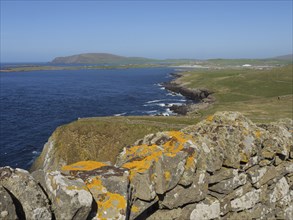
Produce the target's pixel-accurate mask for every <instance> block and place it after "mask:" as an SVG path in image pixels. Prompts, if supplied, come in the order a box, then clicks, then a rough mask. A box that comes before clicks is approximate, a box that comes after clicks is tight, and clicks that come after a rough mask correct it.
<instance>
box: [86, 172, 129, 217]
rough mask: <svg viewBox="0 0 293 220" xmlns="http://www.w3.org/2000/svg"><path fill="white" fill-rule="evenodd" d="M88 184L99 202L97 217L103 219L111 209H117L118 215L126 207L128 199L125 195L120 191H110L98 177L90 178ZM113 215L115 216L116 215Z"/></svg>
mask: <svg viewBox="0 0 293 220" xmlns="http://www.w3.org/2000/svg"><path fill="white" fill-rule="evenodd" d="M86 185H87V187H88V188H89V189H90V191H91V192H92V194H93V196H94V197H95V200H96V202H97V205H98V213H97V217H98V218H99V219H102V218H103V215H104V213H107V212H108V211H109V209H113V210H117V215H118V214H119V210H121V209H122V210H125V209H126V206H127V201H126V199H125V198H124V196H122V195H120V194H118V193H111V192H109V191H108V190H107V188H106V187H105V186H104V185H103V183H102V181H101V180H100V179H99V178H98V177H95V178H94V179H90V180H88V181H87V182H86ZM112 217H113V218H114V217H115V216H112Z"/></svg>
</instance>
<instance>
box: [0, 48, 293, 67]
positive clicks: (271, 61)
mask: <svg viewBox="0 0 293 220" xmlns="http://www.w3.org/2000/svg"><path fill="white" fill-rule="evenodd" d="M292 57H293V55H292V54H288V55H282V56H276V57H271V58H263V59H221V58H218V59H207V60H199V59H189V58H186V59H152V58H145V57H126V56H119V55H115V54H110V53H83V54H75V55H70V56H64V57H56V58H54V59H53V60H52V61H49V62H48V63H46V64H41V65H40V64H29V63H28V64H13V65H9V64H7V65H6V64H4V65H3V64H1V69H0V72H27V71H40V70H81V69H125V68H150V67H178V68H197V69H198V68H211V69H219V68H220V69H222V68H237V69H239V68H244V67H250V68H253V69H255V68H256V69H258V68H272V67H276V66H283V65H287V64H291V63H292Z"/></svg>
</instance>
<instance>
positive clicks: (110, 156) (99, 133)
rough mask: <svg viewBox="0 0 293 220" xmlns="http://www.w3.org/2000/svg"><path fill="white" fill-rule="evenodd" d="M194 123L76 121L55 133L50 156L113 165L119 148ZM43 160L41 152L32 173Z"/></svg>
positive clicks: (119, 119)
mask: <svg viewBox="0 0 293 220" xmlns="http://www.w3.org/2000/svg"><path fill="white" fill-rule="evenodd" d="M194 123H196V120H195V119H194V118H193V117H162V116H153V117H150V116H140V117H134V116H131V117H96V118H85V119H80V120H78V121H74V122H72V123H70V124H67V125H63V126H60V127H58V128H57V129H56V130H55V132H54V134H53V137H54V139H55V149H56V152H55V155H54V157H58V158H60V157H61V158H62V159H63V160H65V161H66V162H67V163H68V164H70V163H74V162H77V161H80V160H98V161H111V162H112V163H115V160H116V157H117V155H118V154H119V153H120V151H121V150H122V149H123V147H125V146H129V145H132V144H133V143H134V142H135V141H136V140H138V139H140V138H143V137H144V136H145V135H147V134H150V133H156V132H159V131H167V130H179V129H181V128H183V127H185V126H187V125H190V124H194ZM109 149H110V150H109ZM44 158H45V154H44V152H43V153H42V154H41V155H40V157H39V158H38V159H37V160H36V162H35V163H34V165H33V167H32V170H35V169H38V168H41V164H42V162H43V160H44Z"/></svg>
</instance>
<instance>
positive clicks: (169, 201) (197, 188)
mask: <svg viewBox="0 0 293 220" xmlns="http://www.w3.org/2000/svg"><path fill="white" fill-rule="evenodd" d="M208 178H209V175H208V173H206V172H204V171H197V172H196V175H195V178H194V180H193V183H192V185H190V186H189V187H187V188H185V187H182V186H180V185H177V186H176V187H175V188H174V189H172V190H170V191H168V192H167V193H166V195H165V197H164V199H163V201H161V202H160V204H161V205H162V206H163V207H166V208H168V209H173V208H177V207H181V206H183V205H185V204H189V203H194V202H198V201H200V200H203V199H204V198H205V197H206V196H207V193H208Z"/></svg>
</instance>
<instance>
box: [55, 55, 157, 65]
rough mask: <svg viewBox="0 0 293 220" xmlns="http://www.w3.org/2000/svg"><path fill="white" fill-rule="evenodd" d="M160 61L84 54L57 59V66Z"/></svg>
mask: <svg viewBox="0 0 293 220" xmlns="http://www.w3.org/2000/svg"><path fill="white" fill-rule="evenodd" d="M156 61H158V60H155V59H149V58H144V57H125V56H118V55H114V54H110V53H83V54H77V55H72V56H65V57H56V58H54V59H53V60H52V62H51V63H55V64H130V63H131V64H144V63H151V62H156Z"/></svg>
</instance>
